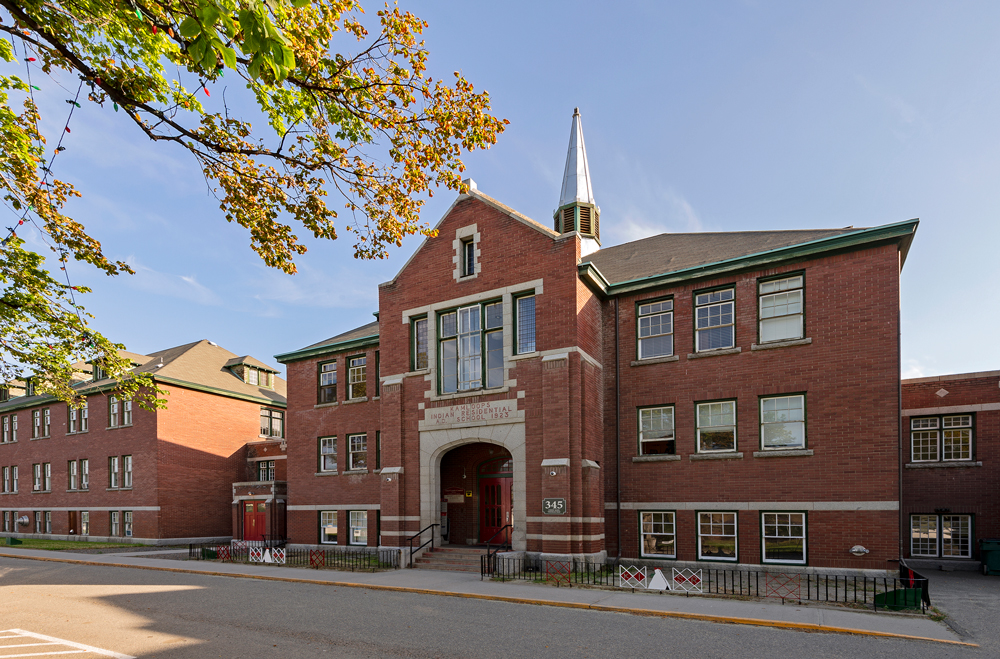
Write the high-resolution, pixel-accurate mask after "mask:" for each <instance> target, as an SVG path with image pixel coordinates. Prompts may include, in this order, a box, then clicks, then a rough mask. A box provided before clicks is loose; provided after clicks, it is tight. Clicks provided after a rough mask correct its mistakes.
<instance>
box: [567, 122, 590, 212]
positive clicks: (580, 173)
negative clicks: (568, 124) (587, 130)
mask: <svg viewBox="0 0 1000 659" xmlns="http://www.w3.org/2000/svg"><path fill="white" fill-rule="evenodd" d="M578 201H582V202H583V203H585V204H592V203H594V190H593V189H592V188H591V187H590V167H589V166H588V165H587V147H585V146H584V144H583V125H582V124H581V123H580V108H573V126H572V128H570V131H569V151H567V152H566V170H565V171H564V172H563V183H562V192H561V193H560V194H559V206H560V207H562V206H566V205H568V204H572V203H574V202H578Z"/></svg>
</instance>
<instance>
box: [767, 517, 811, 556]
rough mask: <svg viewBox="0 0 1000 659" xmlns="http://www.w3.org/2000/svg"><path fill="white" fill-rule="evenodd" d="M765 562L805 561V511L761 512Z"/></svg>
mask: <svg viewBox="0 0 1000 659" xmlns="http://www.w3.org/2000/svg"><path fill="white" fill-rule="evenodd" d="M761 528H762V529H763V531H764V535H763V538H762V541H761V542H762V547H763V553H764V562H765V563H805V562H806V515H805V513H761Z"/></svg>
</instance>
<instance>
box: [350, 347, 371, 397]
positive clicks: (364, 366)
mask: <svg viewBox="0 0 1000 659" xmlns="http://www.w3.org/2000/svg"><path fill="white" fill-rule="evenodd" d="M347 362H348V370H347V397H348V398H349V399H351V400H354V399H355V398H364V397H365V396H367V395H368V383H367V381H368V357H367V356H365V355H361V356H360V357H351V358H350V359H349V360H347Z"/></svg>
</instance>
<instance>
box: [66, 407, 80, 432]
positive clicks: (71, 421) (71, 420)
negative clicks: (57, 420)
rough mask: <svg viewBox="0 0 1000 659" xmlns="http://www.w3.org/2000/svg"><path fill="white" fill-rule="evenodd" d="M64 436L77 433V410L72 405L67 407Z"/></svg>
mask: <svg viewBox="0 0 1000 659" xmlns="http://www.w3.org/2000/svg"><path fill="white" fill-rule="evenodd" d="M66 417H67V419H66V434H67V435H69V434H72V433H75V432H79V431H78V430H77V425H78V424H79V420H78V415H77V409H76V408H75V407H73V406H72V405H71V406H69V407H68V412H67V414H66Z"/></svg>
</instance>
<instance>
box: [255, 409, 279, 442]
mask: <svg viewBox="0 0 1000 659" xmlns="http://www.w3.org/2000/svg"><path fill="white" fill-rule="evenodd" d="M260 434H261V437H284V436H285V413H284V412H283V411H281V410H271V409H268V408H266V407H262V408H261V410H260Z"/></svg>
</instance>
